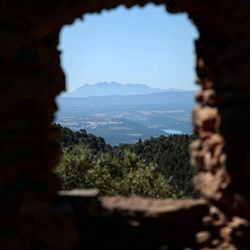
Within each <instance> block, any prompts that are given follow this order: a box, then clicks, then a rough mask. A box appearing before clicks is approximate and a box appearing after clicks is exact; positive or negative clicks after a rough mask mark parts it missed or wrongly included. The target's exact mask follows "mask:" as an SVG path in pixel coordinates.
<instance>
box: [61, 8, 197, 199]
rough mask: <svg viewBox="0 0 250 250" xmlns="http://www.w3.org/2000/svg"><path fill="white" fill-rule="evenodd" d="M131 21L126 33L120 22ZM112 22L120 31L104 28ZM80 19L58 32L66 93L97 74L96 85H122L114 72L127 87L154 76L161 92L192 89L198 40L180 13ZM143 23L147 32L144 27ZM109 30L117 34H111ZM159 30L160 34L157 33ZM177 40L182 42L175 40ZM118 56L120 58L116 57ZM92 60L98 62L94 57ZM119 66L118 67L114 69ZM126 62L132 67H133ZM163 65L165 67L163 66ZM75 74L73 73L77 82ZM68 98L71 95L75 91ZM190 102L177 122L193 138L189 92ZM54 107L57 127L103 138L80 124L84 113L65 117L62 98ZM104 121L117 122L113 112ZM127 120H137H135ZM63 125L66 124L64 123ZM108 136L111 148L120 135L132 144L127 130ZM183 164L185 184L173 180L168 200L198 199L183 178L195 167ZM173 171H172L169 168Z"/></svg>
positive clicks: (148, 11) (137, 11) (135, 11)
mask: <svg viewBox="0 0 250 250" xmlns="http://www.w3.org/2000/svg"><path fill="white" fill-rule="evenodd" d="M143 13H144V15H143ZM157 14H158V15H160V16H161V18H157V16H156V15H157ZM125 15H127V16H128V17H127V18H126V19H125V17H124V16H125ZM135 15H137V16H139V17H138V18H137V19H135ZM165 15H166V17H164V16H165ZM129 17H130V18H132V19H133V20H135V23H133V26H131V27H130V28H129V29H130V30H132V31H128V30H126V29H128V27H126V26H125V25H124V24H123V23H124V20H128V18H129ZM111 18H112V20H113V22H115V20H117V21H116V23H119V24H120V25H119V27H118V25H116V26H114V27H110V28H106V26H107V24H109V25H110V19H111ZM143 18H144V19H143ZM145 18H149V19H150V18H151V19H156V20H154V21H147V22H145V21H146V20H145ZM176 18H177V20H176V21H175V23H174V19H176ZM83 19H84V21H83V22H82V21H77V22H75V23H74V25H70V26H68V25H67V26H65V27H64V28H63V29H62V31H61V35H60V51H61V62H62V68H63V69H64V72H65V75H66V82H67V89H70V90H72V87H73V86H75V84H74V82H78V83H79V82H82V83H88V80H85V79H88V78H91V77H92V78H94V77H95V76H98V78H97V80H96V83H97V82H98V81H99V82H103V81H104V82H106V80H107V79H108V80H107V82H109V81H110V82H111V83H112V82H113V81H114V82H119V83H120V82H122V83H125V82H124V80H122V79H121V80H120V79H119V77H120V76H119V75H118V74H117V73H116V72H117V71H118V72H120V74H121V75H122V76H124V79H129V80H127V81H126V83H127V82H128V83H147V82H146V81H151V82H152V79H153V78H154V77H155V78H157V79H159V81H161V82H163V81H164V85H162V86H163V87H162V88H164V86H166V89H167V88H169V89H170V88H172V89H174V88H176V89H178V88H180V89H185V88H188V87H189V88H192V87H191V86H192V85H194V80H195V74H194V62H195V54H194V48H193V42H194V39H195V38H196V37H197V36H198V34H197V32H196V31H195V30H194V27H193V26H192V24H191V22H190V21H189V20H188V19H187V17H186V16H184V15H178V16H175V15H171V16H170V15H169V16H167V12H166V10H165V6H164V5H159V6H157V7H156V6H153V5H150V4H148V5H146V6H145V7H143V9H141V8H138V7H137V8H136V7H134V8H132V9H129V10H126V9H125V8H121V7H120V8H119V7H117V8H116V9H114V10H112V11H110V10H109V11H107V12H102V13H101V14H98V15H96V14H95V15H93V14H91V15H85V16H84V17H83ZM102 20H103V21H102ZM143 20H144V24H143V23H142V21H143ZM103 22H104V23H103ZM89 23H90V24H89ZM96 23H97V24H99V26H100V28H99V27H98V26H97V24H96ZM166 23H170V24H168V25H166ZM91 24H92V26H94V27H97V28H96V30H95V31H94V32H93V31H92V30H90V25H91ZM171 24H172V27H171V26H170V25H171ZM174 24H176V25H177V26H176V27H174V26H173V25H174ZM145 25H146V27H147V28H145V27H144V26H145ZM103 27H104V28H103ZM102 28H103V29H102ZM111 29H112V31H111ZM113 29H114V30H115V31H113ZM124 29H125V31H124ZM142 29H145V30H147V35H145V33H146V32H145V31H140V30H142ZM155 29H157V31H154V30H155ZM158 30H161V32H160V31H158ZM164 32H165V33H167V34H169V35H168V36H166V35H164V34H162V33H164ZM93 33H94V34H93ZM99 33H100V35H96V34H99ZM104 33H108V34H109V37H111V39H109V37H106V36H105V35H104ZM171 33H173V34H172V35H171V36H170V34H171ZM73 39H74V42H73ZM112 39H113V40H118V41H120V42H119V43H121V45H120V46H119V47H118V46H117V47H115V44H112ZM121 39H123V40H124V41H126V42H124V43H122V41H121ZM131 39H132V40H133V41H132V42H131V41H130V40H131ZM177 39H178V40H177ZM159 40H163V41H164V43H165V45H166V46H165V48H164V46H163V45H162V44H163V41H161V42H160V41H159ZM174 40H176V42H175V43H173V41H174ZM180 40H181V41H182V42H179V41H180ZM138 41H140V42H138ZM110 43H111V44H112V45H113V46H114V47H112V45H110ZM151 44H153V45H151ZM157 44H158V46H160V47H158V48H157V47H156V46H157ZM176 44H178V45H176ZM153 46H155V47H154V48H153ZM134 47H135V48H136V49H135V48H134ZM94 50H97V51H98V52H99V53H95V51H94ZM122 50H126V51H128V53H129V55H126V56H127V57H125V59H124V58H123V55H124V53H123V51H122ZM90 51H93V52H92V55H93V58H92V57H91V53H90ZM106 51H108V52H106ZM129 51H130V52H129ZM148 51H149V52H148ZM170 51H176V53H175V55H173V54H172V53H171V52H170ZM71 53H72V55H69V54H71ZM128 53H127V54H128ZM143 54H146V55H147V54H148V60H149V61H151V63H145V62H144V60H145V59H146V56H144V55H143ZM183 54H184V55H183ZM73 55H75V56H73ZM79 55H81V56H79ZM117 55H119V57H118V56H117ZM95 56H96V57H97V58H95ZM140 56H142V57H143V58H144V59H140V60H139V59H138V58H139V57H140ZM183 56H184V57H185V58H184V59H183ZM163 57H164V59H162V58H163ZM119 59H120V60H121V61H124V60H125V62H120V61H119ZM110 60H112V61H113V64H112V63H109V61H110ZM134 60H136V61H137V64H138V66H137V67H136V66H134V64H133V61H134ZM164 61H165V64H164ZM183 61H185V62H183ZM187 62H188V63H187ZM105 63H106V64H107V63H108V65H109V67H107V66H106V65H105ZM117 64H118V65H120V66H117ZM130 64H131V65H133V66H131V65H130ZM161 64H164V67H163V66H162V65H161ZM72 65H74V67H72ZM102 67H104V68H105V72H103V70H102ZM75 68H76V69H75ZM99 68H101V69H99ZM141 68H142V69H141ZM146 68H147V69H146ZM163 68H164V69H163ZM186 68H187V69H186ZM93 69H94V76H93V73H92V71H93ZM123 69H124V71H125V72H128V71H132V73H131V75H132V76H134V77H135V80H132V77H131V76H130V75H129V76H127V78H126V76H125V74H124V73H123ZM145 70H146V71H151V74H147V75H148V78H146V77H144V80H137V79H139V77H137V76H136V74H137V75H143V74H145V73H140V71H141V72H142V71H144V72H145ZM138 71H139V73H138ZM172 71H173V72H172ZM189 71H190V72H189ZM191 71H193V73H191ZM72 72H73V73H72ZM79 72H81V73H79ZM107 72H108V73H107ZM112 72H113V73H112ZM156 72H157V73H156ZM180 72H181V74H182V75H183V77H182V79H178V80H176V78H178V76H177V75H178V74H180ZM157 74H158V75H159V74H162V75H163V74H164V76H162V77H159V76H158V75H157ZM75 75H77V77H78V78H77V77H76V76H75ZM85 75H86V77H85ZM184 76H185V77H184ZM120 78H122V77H120ZM141 78H142V76H141ZM79 79H81V80H79ZM117 79H119V80H117ZM163 79H164V80H163ZM186 79H187V80H186ZM178 81H179V82H183V84H182V85H181V84H179V85H177V86H176V83H177V82H178ZM110 82H109V83H110ZM155 82H157V80H155ZM92 83H93V80H92ZM165 83H166V84H165ZM167 83H168V84H172V85H171V86H167ZM79 86H80V85H79ZM175 86H176V87H175ZM153 88H157V87H153ZM193 89H194V88H193ZM193 92H194V91H193ZM81 94H84V93H82V92H81ZM130 94H134V93H130ZM72 96H73V97H74V92H73V95H72ZM69 97H71V96H70V95H69ZM78 97H79V96H78ZM170 98H171V97H170ZM189 98H190V100H189V103H187V104H186V105H182V106H181V108H180V109H184V108H185V109H187V110H185V112H186V115H185V117H184V115H183V117H180V116H179V119H181V118H183V119H189V121H187V122H183V123H184V124H183V126H186V127H185V128H184V129H185V130H184V131H183V134H189V135H191V134H192V129H191V109H192V105H193V103H192V101H193V99H194V96H193V93H191V94H190V97H189ZM185 101H186V99H184V102H185ZM179 102H180V103H182V100H180V101H179ZM60 104H61V105H62V106H61V108H62V110H64V112H66V114H63V111H62V112H60ZM69 105H70V104H69ZM79 105H80V104H79ZM81 105H83V107H82V110H83V111H84V112H85V111H87V109H88V108H87V107H88V104H86V106H85V107H84V104H81ZM114 105H115V103H114ZM58 106H59V113H60V119H58V121H59V122H61V124H62V125H63V126H66V127H67V126H69V127H70V128H71V129H73V130H80V129H87V131H88V133H92V134H94V135H96V136H102V134H100V133H101V132H99V131H98V128H97V129H96V128H94V129H93V128H92V127H89V126H88V124H89V123H87V122H88V121H87V122H86V123H84V121H85V120H86V115H83V114H80V113H79V114H78V113H76V112H74V111H73V112H72V113H70V114H69V111H68V109H69V107H68V106H67V107H66V105H65V104H64V103H63V98H61V99H60V101H59V105H58ZM112 106H113V105H112ZM171 107H172V105H171V103H169V104H165V110H171ZM71 108H72V110H73V107H71ZM141 108H142V107H141ZM158 108H159V109H163V108H161V107H158ZM90 109H93V107H92V106H91V107H90ZM123 109H124V110H123V111H124V112H125V111H127V112H133V111H130V109H131V107H127V110H125V108H124V107H123ZM151 109H152V108H151ZM172 109H174V108H172ZM95 110H96V111H93V112H99V113H102V112H104V113H105V112H107V113H109V112H110V111H109V110H107V109H105V110H103V108H102V105H101V106H100V107H99V108H98V105H97V106H96V108H95ZM142 110H143V109H142ZM78 111H80V110H78ZM161 116H162V118H161V119H164V114H162V115H161ZM165 116H166V115H165ZM68 117H69V118H68ZM70 117H74V118H70ZM89 117H90V116H88V118H89ZM91 117H92V116H91ZM106 117H107V116H106ZM108 118H109V119H111V120H112V121H115V120H117V119H118V118H116V117H115V116H114V115H111V114H109V116H108ZM108 118H105V117H104V118H102V119H101V118H98V119H95V117H94V116H93V117H92V120H93V121H96V122H99V120H101V122H102V123H104V122H105V121H106V120H107V119H108ZM68 119H71V120H70V121H68ZM124 119H131V118H126V117H124ZM165 119H166V117H165ZM168 119H170V118H168ZM171 119H172V120H171V122H176V123H178V117H177V118H176V117H173V116H172V117H171ZM83 120H84V121H83ZM131 121H132V122H137V121H136V120H134V119H133V118H132V120H131ZM166 123H169V122H166ZM67 124H69V125H67ZM71 124H72V125H71ZM80 124H81V125H80ZM100 126H101V125H100ZM113 126H115V125H113ZM124 126H126V125H124ZM142 126H145V128H147V127H146V126H147V125H144V124H143V123H142ZM176 126H178V124H177V125H172V127H169V128H168V129H169V130H170V129H175V130H178V129H179V128H178V127H176ZM103 129H105V128H103ZM117 129H119V127H118V126H117ZM181 129H182V128H181ZM158 130H159V129H158ZM139 132H141V133H142V135H141V136H143V132H142V131H139ZM139 132H138V131H137V133H139ZM131 133H132V132H131ZM152 133H154V134H152V136H153V137H159V136H161V135H166V136H167V133H166V134H164V131H162V132H161V133H160V130H159V133H158V134H157V135H156V132H155V131H152ZM112 136H113V137H114V139H113V140H112V138H110V136H109V135H107V137H106V138H105V136H104V139H106V143H111V145H113V146H114V144H113V143H112V142H113V141H115V140H116V137H118V138H119V137H121V136H123V137H124V140H125V141H124V142H123V143H132V141H129V140H130V138H128V136H127V135H126V131H123V130H114V134H112ZM139 138H141V137H138V136H137V137H134V142H135V141H138V140H139ZM147 138H149V137H147ZM117 140H118V139H117ZM131 140H132V139H131ZM185 140H186V139H185ZM115 145H116V144H115ZM187 151H188V149H187ZM182 154H183V155H182V157H185V159H186V157H187V156H186V155H187V154H188V152H185V153H182ZM186 161H187V162H188V160H186ZM186 165H188V163H186V164H184V166H183V167H184V168H187V172H186V174H185V175H184V176H182V177H181V179H183V181H182V182H183V183H179V182H180V181H178V180H175V179H174V180H172V181H171V185H173V187H174V190H176V191H175V192H174V191H173V194H172V195H171V196H170V197H172V196H174V197H175V195H174V193H176V195H177V197H182V196H184V197H197V196H198V194H196V193H195V190H194V188H193V185H192V180H191V177H187V176H189V175H191V172H192V171H193V169H192V168H191V167H189V166H186ZM171 168H173V166H172V167H171ZM176 168H177V167H176ZM176 168H175V169H176ZM171 171H172V172H173V173H172V172H171ZM174 171H175V170H174V169H173V170H169V171H168V172H171V173H172V175H173V174H174ZM177 171H178V170H177ZM165 172H166V171H165ZM160 173H161V174H162V172H160ZM165 175H166V174H164V175H163V176H164V177H165ZM165 178H166V183H168V182H170V181H168V178H167V177H165ZM171 178H173V177H171ZM188 178H189V179H190V180H189V179H188ZM184 180H185V183H186V184H184ZM176 182H177V183H176ZM169 185H170V184H169ZM177 185H178V190H179V189H181V188H180V187H181V186H182V187H183V186H185V187H184V189H183V190H181V191H180V192H179V191H177ZM64 186H65V185H64ZM153 193H154V192H153ZM182 193H183V194H182ZM154 195H155V194H154ZM159 195H160V194H159Z"/></svg>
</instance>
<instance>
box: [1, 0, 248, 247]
mask: <svg viewBox="0 0 250 250" xmlns="http://www.w3.org/2000/svg"><path fill="white" fill-rule="evenodd" d="M148 2H154V3H156V4H161V3H162V4H166V6H167V9H168V11H169V12H170V13H187V14H188V16H189V18H190V19H191V20H192V21H193V22H194V24H195V25H196V26H197V29H198V30H199V33H200V37H199V39H197V41H196V42H195V48H196V54H197V61H196V72H197V83H198V84H199V85H200V86H201V90H200V91H198V93H197V95H196V100H197V102H198V105H197V107H196V108H194V111H193V126H194V131H195V132H196V133H197V135H198V137H199V139H198V140H197V141H196V142H195V143H193V144H192V146H191V151H192V162H193V165H195V167H196V168H197V170H198V173H197V175H196V177H195V180H194V182H195V186H196V188H197V189H198V190H199V191H200V192H201V194H202V197H203V199H202V200H199V201H194V200H189V201H185V202H184V201H178V200H177V201H172V200H165V201H164V202H163V203H157V204H156V203H154V202H153V201H151V200H150V199H146V200H145V199H142V200H140V202H136V203H135V202H134V201H133V200H124V199H122V198H119V197H113V198H110V199H105V198H97V197H96V196H95V194H93V193H88V192H80V193H79V192H75V193H59V194H58V190H59V185H58V182H57V179H56V178H55V176H54V175H53V173H52V168H53V167H54V166H55V164H56V163H57V162H58V160H59V151H60V149H59V146H58V145H57V143H56V141H57V138H58V133H57V131H56V130H55V129H53V128H52V126H51V123H52V121H53V117H54V113H55V111H56V104H55V97H56V96H57V95H58V94H59V93H60V92H61V91H62V90H64V88H65V78H64V74H63V71H62V69H61V67H60V57H59V52H58V50H57V46H58V36H59V31H60V29H61V27H62V26H63V25H65V24H69V23H72V22H73V21H74V19H76V18H78V17H80V16H81V15H83V14H85V13H93V12H100V11H101V10H103V9H112V8H115V7H116V6H118V5H120V4H124V5H125V6H127V7H132V6H134V5H136V4H138V5H140V6H143V5H144V4H146V3H148ZM0 6H1V8H0V19H1V40H0V44H1V45H2V46H1V47H0V51H1V54H0V66H1V67H2V72H1V76H0V80H1V82H2V83H3V84H2V89H1V93H0V95H1V98H0V99H1V108H0V112H1V117H2V122H1V137H0V145H1V147H2V150H1V158H0V183H1V185H0V188H1V195H2V199H1V203H0V205H1V210H0V215H1V238H0V244H1V245H0V246H1V248H2V249H11V250H13V249H25V250H26V249H65V250H66V249H95V250H97V249H145V250H147V249H148V250H154V249H166V248H167V247H168V248H169V249H190V248H191V249H249V246H250V242H249V239H250V237H249V231H250V230H249V217H250V216H249V214H250V213H249V194H248V190H249V183H250V182H249V179H250V177H249V176H250V175H249V161H250V160H249V138H250V136H249V123H250V122H249V117H248V116H247V115H246V114H248V112H249V109H250V108H249V100H250V98H249V94H248V93H249V83H248V82H249V61H250V55H249V48H250V43H249V26H250V20H249V18H247V17H248V16H249V9H250V3H249V1H244V0H242V1H238V0H237V1H236V0H231V1H226V2H225V1H211V0H204V1H186V0H185V1H184V0H167V1H162V0H155V1H145V0H138V1H130V0H124V1H119V0H111V1H108V2H107V1H101V0H94V1H92V0H91V1H80V0H74V1H71V2H69V1H67V0H62V1H60V3H58V2H56V1H31V0H25V1H18V2H8V3H7V2H6V1H4V0H1V1H0ZM200 103H201V104H202V105H199V104H200ZM135 204H136V206H135Z"/></svg>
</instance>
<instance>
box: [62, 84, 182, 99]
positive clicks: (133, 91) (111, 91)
mask: <svg viewBox="0 0 250 250" xmlns="http://www.w3.org/2000/svg"><path fill="white" fill-rule="evenodd" d="M166 91H167V92H182V91H181V90H175V89H169V90H164V89H159V88H151V87H149V86H147V85H145V84H132V83H127V84H120V83H117V82H110V83H108V82H100V83H96V84H92V85H90V84H84V85H83V86H81V87H79V88H77V89H76V90H75V91H73V92H71V93H69V94H66V95H65V97H78V98H79V97H91V96H131V95H148V94H153V93H162V92H166Z"/></svg>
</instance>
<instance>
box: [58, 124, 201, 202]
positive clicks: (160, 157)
mask: <svg viewBox="0 0 250 250" xmlns="http://www.w3.org/2000/svg"><path fill="white" fill-rule="evenodd" d="M55 126H57V128H59V129H60V132H61V139H60V141H59V143H60V145H61V146H62V151H63V155H62V161H61V163H60V164H59V165H58V166H57V168H56V170H55V172H56V173H57V175H58V176H59V178H60V180H61V184H62V188H63V189H74V188H98V189H99V190H100V193H101V194H102V195H125V196H128V195H142V196H151V197H163V198H170V197H172V198H181V197H193V198H195V197H197V193H196V192H195V191H194V189H193V185H192V177H193V175H194V170H193V168H192V167H191V166H190V163H189V153H188V147H189V144H190V142H191V141H192V140H193V139H194V136H189V135H173V136H167V137H166V136H160V137H158V138H151V139H148V140H144V141H142V140H139V141H138V142H137V143H136V144H121V145H119V146H116V147H111V146H110V145H108V144H106V143H105V141H104V139H103V138H101V137H96V136H94V135H92V134H88V133H87V132H86V131H85V130H80V131H77V132H74V131H72V130H70V129H69V128H65V127H62V126H60V125H55Z"/></svg>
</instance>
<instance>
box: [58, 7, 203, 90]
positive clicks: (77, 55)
mask: <svg viewBox="0 0 250 250" xmlns="http://www.w3.org/2000/svg"><path fill="white" fill-rule="evenodd" d="M197 36H198V32H197V30H196V29H195V28H194V26H193V25H192V24H191V22H190V21H189V20H188V18H187V16H186V15H180V14H178V15H172V14H171V15H170V14H168V13H167V12H166V11H165V9H164V7H163V6H154V5H152V4H149V5H147V6H146V7H144V8H142V9H141V8H139V7H134V8H132V9H130V10H127V9H125V8H124V7H119V8H117V9H115V10H112V11H103V12H102V13H101V14H88V15H86V16H85V17H84V21H76V22H75V23H74V24H73V25H70V26H65V27H64V28H63V29H62V32H61V35H60V46H59V49H60V50H61V51H62V67H63V69H64V71H65V74H66V82H67V83H68V86H67V89H68V92H72V91H73V90H75V89H77V88H78V87H80V86H82V85H84V84H90V85H92V84H96V83H98V82H119V83H121V84H126V83H131V84H137V83H139V84H145V85H148V86H150V87H152V88H160V89H172V88H174V89H180V90H195V88H196V87H195V84H194V81H195V71H194V61H195V55H194V39H195V38H197Z"/></svg>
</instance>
